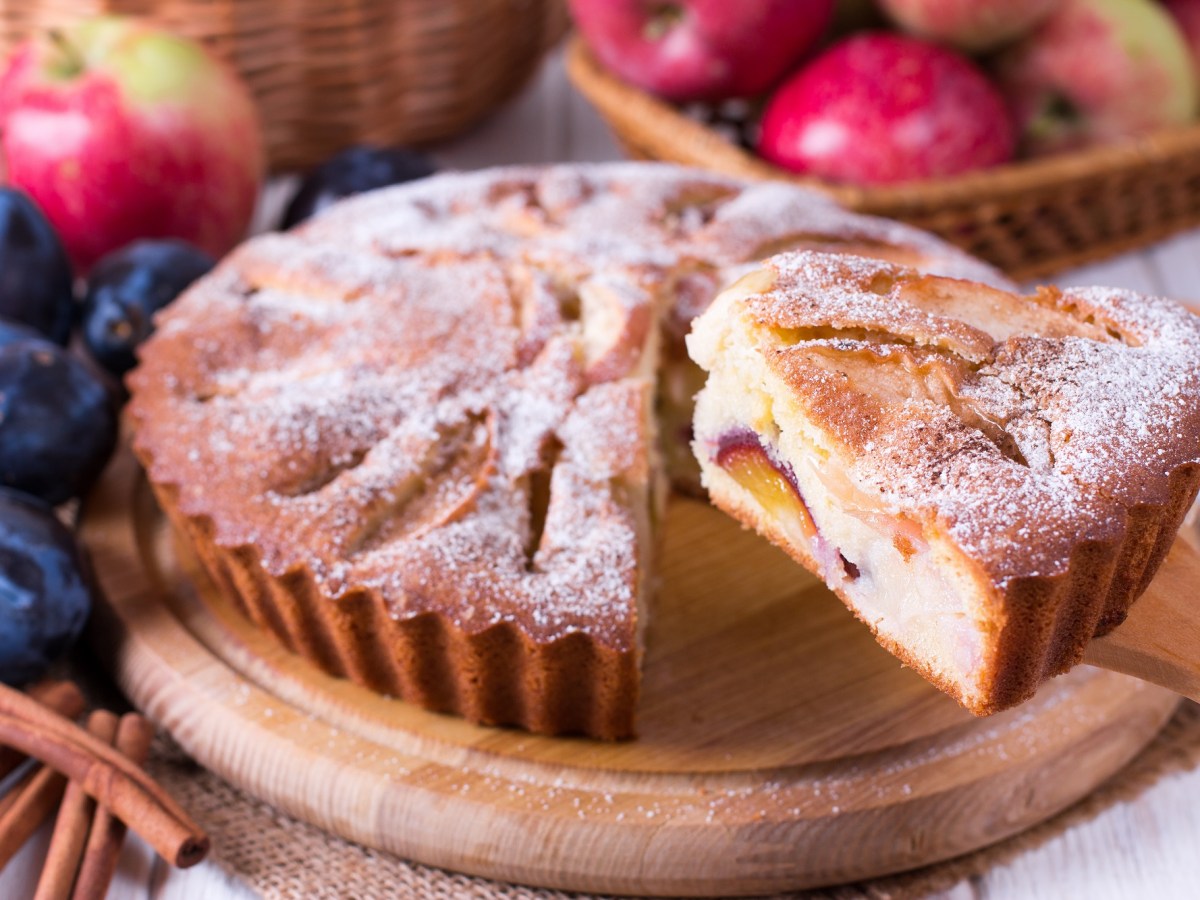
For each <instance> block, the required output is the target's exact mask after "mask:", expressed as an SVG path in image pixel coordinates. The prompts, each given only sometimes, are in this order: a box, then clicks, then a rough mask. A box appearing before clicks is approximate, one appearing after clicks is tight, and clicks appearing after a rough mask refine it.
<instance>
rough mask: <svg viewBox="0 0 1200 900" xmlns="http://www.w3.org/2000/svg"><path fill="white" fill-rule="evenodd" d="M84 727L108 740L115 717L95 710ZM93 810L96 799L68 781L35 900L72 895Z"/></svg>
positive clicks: (114, 732)
mask: <svg viewBox="0 0 1200 900" xmlns="http://www.w3.org/2000/svg"><path fill="white" fill-rule="evenodd" d="M87 729H88V733H90V734H92V735H94V736H95V737H96V739H97V740H101V741H104V742H105V743H108V744H111V743H112V742H113V741H114V740H115V739H116V736H117V717H116V716H115V715H113V714H112V713H110V712H108V711H107V710H102V709H100V710H96V711H95V712H93V713H92V714H91V715H90V716H88V723H87ZM95 811H96V802H95V801H94V800H92V798H91V797H89V796H88V795H87V794H86V793H84V790H83V788H82V787H80V786H79V782H77V781H72V782H71V783H70V784H68V785H67V792H66V794H64V795H63V801H62V806H60V807H59V809H58V819H57V820H56V821H55V823H54V834H53V836H52V837H51V838H50V849H49V850H48V851H47V853H46V862H45V864H44V866H43V867H42V876H41V878H40V879H38V885H37V892H36V893H35V894H34V900H67V898H69V897H70V896H71V888H72V886H73V885H74V884H75V874H76V873H77V872H78V871H79V864H80V862H81V861H82V859H83V848H84V845H85V844H86V843H87V839H88V831H89V830H90V829H91V827H92V817H93V816H94V815H95Z"/></svg>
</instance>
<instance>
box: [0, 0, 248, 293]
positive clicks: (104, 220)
mask: <svg viewBox="0 0 1200 900" xmlns="http://www.w3.org/2000/svg"><path fill="white" fill-rule="evenodd" d="M263 169H264V159H263V141H262V129H261V126H260V124H259V118H258V114H257V111H256V109H255V106H254V103H253V101H252V100H251V98H250V95H249V93H248V91H247V89H246V87H245V85H244V84H243V83H242V82H241V80H240V79H239V78H238V77H237V75H236V74H235V73H234V72H233V71H232V70H231V69H230V68H228V67H227V66H226V65H225V64H224V63H222V62H221V61H219V60H218V59H216V58H215V57H214V56H212V55H211V54H210V53H209V52H208V51H207V50H205V48H204V47H202V46H201V45H200V44H198V43H196V42H194V41H191V40H188V39H185V38H182V37H179V36H177V35H173V34H171V33H169V32H165V31H162V30H160V29H158V28H156V27H154V26H152V25H150V24H148V23H146V22H144V21H141V20H138V19H129V18H119V17H100V18H94V19H90V20H87V21H82V22H80V23H78V24H76V25H74V26H72V27H69V28H65V29H62V30H60V31H53V32H49V33H47V34H43V35H40V36H38V37H36V38H34V39H32V40H30V41H28V42H26V43H24V44H22V45H21V46H20V47H19V48H17V50H16V51H15V52H14V54H13V56H12V57H11V58H10V60H9V62H8V66H7V68H6V70H5V71H4V74H3V75H2V76H0V171H2V174H3V179H4V181H6V182H8V183H9V184H12V185H14V186H17V187H19V188H21V189H22V190H24V191H26V192H27V193H28V194H29V195H30V196H31V197H33V198H34V200H36V201H37V204H38V206H40V207H41V208H42V210H43V211H44V212H45V214H46V216H47V217H48V218H49V219H50V221H51V222H52V223H53V225H54V227H55V228H56V229H57V230H58V233H59V234H60V235H61V237H62V239H63V243H64V244H65V245H66V248H67V251H68V253H69V254H70V256H71V259H72V262H73V263H74V264H75V266H76V268H77V270H78V271H81V272H84V271H86V270H87V269H88V267H90V266H91V264H92V263H93V262H95V261H96V260H97V259H99V258H100V257H101V256H103V255H104V254H105V253H107V252H109V251H110V250H114V249H116V248H118V247H122V246H124V245H126V244H128V243H130V242H131V241H134V240H136V239H138V238H167V237H172V238H181V239H183V240H186V241H190V242H192V243H194V244H196V245H197V246H199V247H201V248H203V249H204V250H205V251H207V252H208V253H211V254H213V255H214V256H220V255H221V254H223V253H225V252H226V251H228V250H229V249H230V248H231V247H233V246H234V244H236V243H237V242H238V241H239V240H241V238H242V237H243V236H244V234H245V232H246V228H247V226H248V224H249V222H250V217H251V215H252V214H253V211H254V205H255V202H256V199H257V196H258V191H259V188H260V186H261V182H262V177H263Z"/></svg>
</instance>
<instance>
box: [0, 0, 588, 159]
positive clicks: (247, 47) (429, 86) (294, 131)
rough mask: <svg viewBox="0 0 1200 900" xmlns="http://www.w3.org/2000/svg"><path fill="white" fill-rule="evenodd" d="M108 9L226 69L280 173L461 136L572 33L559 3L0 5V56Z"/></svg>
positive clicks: (124, 0) (279, 0)
mask: <svg viewBox="0 0 1200 900" xmlns="http://www.w3.org/2000/svg"><path fill="white" fill-rule="evenodd" d="M105 12H109V13H125V14H130V15H143V16H148V17H150V18H152V19H154V20H155V21H157V22H160V23H161V24H163V25H164V26H166V27H167V28H170V29H171V30H173V31H176V32H178V33H180V34H185V35H188V36H190V37H193V38H197V39H200V40H202V41H204V42H205V43H206V44H208V45H209V46H210V47H212V48H213V49H214V50H216V51H217V52H218V53H219V54H220V55H222V56H224V57H225V58H227V59H229V60H231V61H232V62H233V64H234V65H235V66H236V67H237V68H238V69H239V70H240V71H241V73H242V75H243V76H244V77H245V78H246V80H247V82H248V83H249V85H250V87H251V89H252V90H253V92H254V95H255V97H256V98H257V100H258V103H259V108H260V109H261V110H262V113H263V119H264V123H265V126H266V137H267V147H268V150H269V154H270V161H271V165H272V167H273V168H275V169H294V168H305V167H308V166H311V165H313V164H315V163H317V162H319V161H321V160H322V159H324V158H325V157H327V156H329V155H330V154H331V153H333V152H335V151H337V150H339V149H341V148H342V147H345V146H346V145H348V144H351V143H354V142H356V141H372V142H379V143H421V142H426V141H432V140H437V139H439V138H444V137H449V136H450V135H453V134H456V133H458V132H460V131H462V130H463V129H464V128H466V127H467V126H468V125H470V124H471V123H473V122H474V121H476V120H477V119H478V118H480V117H481V116H482V115H484V114H485V113H487V112H489V111H490V110H492V109H494V108H495V106H496V104H497V103H499V102H500V101H502V100H503V99H505V98H506V97H508V96H510V95H511V94H512V93H513V92H515V91H516V90H517V89H518V88H520V87H521V85H522V84H524V82H525V81H526V79H527V78H528V77H529V76H530V75H531V74H532V73H533V71H534V69H535V68H536V67H537V64H538V62H539V61H540V60H541V57H542V54H543V51H545V50H546V49H547V48H548V47H549V46H550V45H551V44H553V43H554V41H555V40H557V39H558V38H559V37H560V36H561V35H562V33H563V31H564V30H565V28H566V23H567V16H566V10H565V4H564V3H563V2H562V0H0V52H3V53H7V52H8V51H9V50H10V49H11V48H12V47H13V46H14V45H15V44H16V43H17V42H18V41H20V40H22V39H23V38H25V37H26V36H28V35H29V34H31V33H34V32H36V31H41V30H44V29H46V28H51V27H60V26H62V25H65V24H67V23H69V22H72V21H74V20H77V19H79V18H81V17H84V16H90V15H96V14H99V13H105Z"/></svg>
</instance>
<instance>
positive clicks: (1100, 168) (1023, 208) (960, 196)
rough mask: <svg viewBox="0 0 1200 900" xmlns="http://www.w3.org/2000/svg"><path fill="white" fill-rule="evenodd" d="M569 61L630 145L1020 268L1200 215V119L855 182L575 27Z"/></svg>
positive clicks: (1121, 243)
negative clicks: (785, 155)
mask: <svg viewBox="0 0 1200 900" xmlns="http://www.w3.org/2000/svg"><path fill="white" fill-rule="evenodd" d="M567 71H568V73H569V75H570V77H571V80H572V81H573V82H574V83H575V85H576V87H578V88H579V90H580V91H581V92H582V93H583V95H584V96H585V97H587V98H588V100H589V101H591V103H592V104H593V105H594V106H595V107H596V109H597V110H598V111H599V112H600V114H601V115H602V116H604V118H605V119H607V120H608V123H609V125H610V126H611V127H612V129H613V131H614V132H615V133H616V136H617V139H618V140H619V141H620V142H621V144H622V145H623V146H624V148H625V149H626V151H627V152H628V153H629V154H630V155H631V156H634V157H637V158H641V159H661V160H668V161H670V162H677V163H683V164H685V165H691V166H699V167H702V168H705V169H711V170H714V171H717V172H723V173H725V174H728V175H734V176H739V177H743V178H783V179H787V180H789V181H796V182H800V183H802V184H809V185H812V186H814V187H818V188H820V189H822V190H824V191H827V192H828V193H830V194H832V195H833V196H835V197H836V198H837V199H838V200H839V201H840V202H841V203H843V204H845V205H846V206H847V207H849V208H851V209H855V210H859V211H862V212H868V213H873V214H875V215H881V216H887V217H889V218H894V219H903V220H904V221H907V222H911V223H912V224H914V225H916V226H918V227H920V228H924V229H926V230H928V231H933V232H936V233H937V234H940V235H942V236H943V237H945V238H946V239H948V240H950V241H951V242H953V243H955V244H957V245H959V246H960V247H962V248H964V249H965V250H967V251H968V252H970V253H973V254H975V255H976V256H979V257H982V258H983V259H986V260H988V261H989V262H992V263H994V264H996V265H998V266H999V267H1000V268H1002V269H1004V270H1005V271H1006V272H1008V273H1009V274H1010V275H1012V276H1013V277H1014V278H1016V279H1018V280H1021V279H1028V278H1034V277H1037V276H1042V275H1046V274H1049V273H1051V272H1057V271H1061V270H1062V269H1066V268H1069V267H1071V266H1076V265H1081V264H1083V263H1085V262H1089V261H1092V260H1096V259H1100V258H1103V257H1106V256H1110V255H1112V254H1114V253H1118V252H1121V251H1124V250H1130V249H1132V248H1135V247H1139V246H1142V245H1144V244H1147V243H1150V242H1151V241H1155V240H1159V239H1161V238H1164V237H1167V236H1168V235H1170V234H1173V233H1175V232H1177V231H1181V230H1183V229H1185V228H1189V227H1194V226H1196V225H1200V125H1197V126H1191V127H1188V128H1178V129H1173V130H1170V131H1163V132H1159V133H1158V134H1155V135H1152V136H1149V137H1146V138H1143V139H1140V140H1136V141H1131V142H1128V143H1125V144H1121V145H1119V146H1111V147H1102V148H1098V149H1094V150H1088V151H1083V152H1077V153H1071V154H1064V155H1062V156H1057V157H1050V158H1046V159H1040V160H1033V161H1026V162H1016V163H1011V164H1008V165H1004V166H999V167H996V168H993V169H988V170H986V171H982V172H973V173H970V174H967V175H959V176H955V177H952V178H945V179H940V180H938V181H927V182H918V183H912V184H905V185H899V186H895V187H879V188H858V187H848V186H845V185H835V184H830V183H828V182H823V181H819V180H816V179H811V178H802V177H798V176H795V175H792V174H790V173H788V172H785V171H784V170H782V169H780V168H778V167H776V166H773V165H771V164H770V163H768V162H766V161H764V160H762V159H759V158H758V157H756V156H754V155H753V154H751V153H748V152H747V151H746V150H744V149H742V148H741V147H739V146H737V145H736V144H734V143H733V142H731V141H729V140H728V139H726V138H725V137H723V136H721V135H720V134H718V133H717V132H716V131H714V130H713V129H711V128H709V127H707V126H706V125H704V124H703V123H701V122H699V121H697V120H695V119H692V118H690V117H688V116H686V115H684V114H683V113H682V112H680V111H679V110H678V109H676V108H675V107H673V106H671V105H670V104H667V103H664V102H663V101H661V100H658V99H657V98H655V97H652V96H650V95H649V94H647V93H645V92H643V91H640V90H638V89H637V88H634V87H631V86H630V85H628V84H626V83H624V82H622V81H619V80H618V79H617V78H615V77H614V76H612V75H610V74H609V73H608V72H607V71H605V70H604V69H602V68H601V67H600V66H599V65H598V64H597V63H596V61H595V59H594V58H593V57H592V56H591V54H590V53H588V51H587V50H586V48H585V47H584V46H583V44H582V42H581V41H580V40H579V39H578V38H577V37H576V38H574V39H573V40H572V41H571V46H570V49H569V51H568V59H567Z"/></svg>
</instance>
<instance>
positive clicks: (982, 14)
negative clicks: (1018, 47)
mask: <svg viewBox="0 0 1200 900" xmlns="http://www.w3.org/2000/svg"><path fill="white" fill-rule="evenodd" d="M1059 2H1060V0H879V5H880V6H881V7H883V11H884V12H885V13H886V14H887V15H888V16H889V17H890V18H891V19H892V20H893V21H894V22H895V23H896V24H897V25H899V26H900V27H901V28H903V29H904V30H905V31H908V32H911V33H912V34H915V35H918V36H919V37H923V38H929V39H930V40H934V41H939V42H941V43H944V44H950V45H951V46H953V47H958V48H959V49H960V50H969V51H972V52H976V51H980V50H991V49H993V48H995V47H999V46H1000V45H1002V44H1007V43H1008V42H1010V41H1012V40H1014V39H1016V38H1019V37H1021V36H1023V35H1025V34H1027V33H1028V32H1029V31H1030V30H1031V29H1032V28H1033V27H1034V26H1035V25H1037V23H1038V22H1040V21H1042V20H1043V19H1045V18H1046V17H1047V16H1048V15H1050V13H1052V12H1053V11H1054V9H1055V7H1057V6H1058V5H1059Z"/></svg>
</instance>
